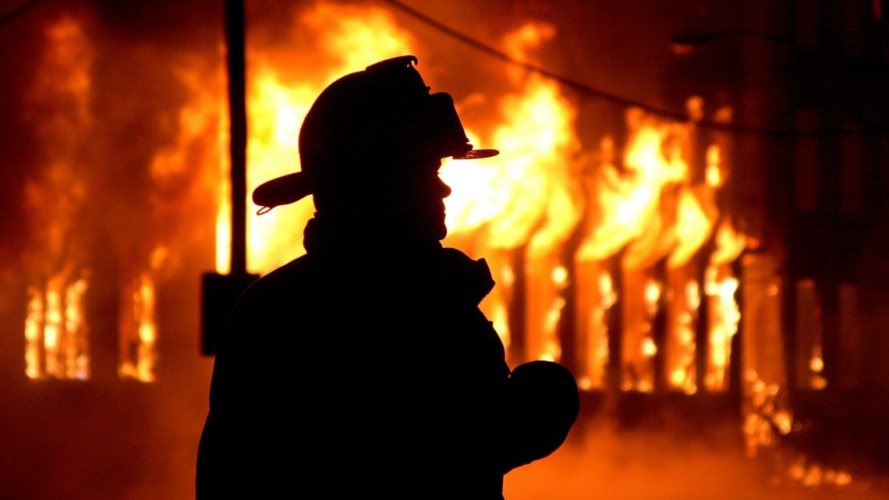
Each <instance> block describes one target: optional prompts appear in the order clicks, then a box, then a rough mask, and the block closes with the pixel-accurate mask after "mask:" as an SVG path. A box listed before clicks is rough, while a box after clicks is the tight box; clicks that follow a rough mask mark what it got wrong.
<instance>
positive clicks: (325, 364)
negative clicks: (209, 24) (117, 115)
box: [196, 56, 578, 500]
mask: <svg viewBox="0 0 889 500" xmlns="http://www.w3.org/2000/svg"><path fill="white" fill-rule="evenodd" d="M416 62H417V60H416V58H415V57H413V56H403V57H397V58H394V59H389V60H385V61H382V62H379V63H377V64H374V65H372V66H369V67H368V68H367V69H366V70H364V71H360V72H356V73H352V74H349V75H346V76H344V77H342V78H340V79H339V80H337V81H335V82H334V83H332V84H331V85H330V86H328V87H327V88H326V89H325V90H324V91H323V92H322V93H321V94H320V95H319V97H318V98H317V100H316V101H315V103H314V104H313V106H312V108H311V110H310V111H309V113H308V115H307V116H306V119H305V121H304V123H303V126H302V128H301V131H300V137H299V152H300V159H301V171H300V172H298V173H294V174H290V175H286V176H283V177H280V178H277V179H273V180H271V181H268V182H267V183H265V184H263V185H261V186H260V187H258V188H257V189H256V190H255V191H254V193H253V199H254V202H255V203H256V204H257V205H259V206H261V207H264V208H263V210H270V209H271V208H274V207H276V206H279V205H285V204H288V203H292V202H295V201H297V200H299V199H301V198H303V197H305V196H308V195H312V196H313V201H314V204H315V208H316V212H315V216H314V218H313V219H312V220H310V221H309V223H308V224H307V226H306V227H305V230H304V246H305V248H306V254H305V255H303V256H302V257H299V258H297V259H296V260H294V261H292V262H290V263H288V264H286V265H284V266H282V267H280V268H278V269H276V270H275V271H272V272H271V273H269V274H268V275H266V276H264V277H262V278H260V279H259V280H257V281H256V282H255V283H254V284H253V285H252V286H251V287H250V288H248V289H247V290H246V291H245V292H244V294H243V295H242V297H241V298H240V300H239V302H238V304H237V306H236V307H235V310H234V311H233V313H232V315H231V317H230V318H229V320H228V322H227V326H226V327H225V329H224V330H223V332H222V334H221V336H220V338H219V339H218V343H217V346H218V347H217V354H216V360H215V365H214V369H213V378H212V382H211V387H210V411H209V414H208V416H207V421H206V424H205V427H204V431H203V435H202V437H201V442H200V446H199V450H198V464H197V480H196V482H197V497H198V499H199V500H208V499H216V498H226V499H229V498H287V497H293V498H297V497H312V498H354V497H358V496H359V495H363V496H369V497H378V496H379V497H381V498H387V499H407V498H410V499H438V498H441V499H458V498H459V499H476V498H477V499H500V498H502V487H503V476H504V474H506V473H507V472H508V471H509V470H511V469H513V468H515V467H518V466H520V465H523V464H527V463H529V462H531V461H533V460H536V459H539V458H542V457H545V456H547V455H549V454H550V453H552V452H553V451H554V450H555V449H557V448H558V447H559V446H560V445H561V444H562V443H563V442H564V440H565V439H566V436H567V434H568V431H569V429H570V428H571V426H572V425H573V423H574V421H575V419H576V417H577V414H578V393H577V385H576V384H575V381H574V378H573V377H572V375H571V374H570V373H569V372H568V370H566V369H565V368H563V367H562V366H560V365H558V364H556V363H551V362H543V361H537V362H532V363H527V364H524V365H520V366H518V367H517V368H516V369H515V370H514V371H512V372H511V371H510V369H509V367H508V366H507V364H506V362H505V354H504V347H503V344H502V342H501V341H500V338H499V337H498V335H497V333H496V331H495V330H494V328H493V326H492V323H491V322H490V321H488V320H487V319H486V318H485V316H484V315H483V313H482V312H481V311H480V310H479V308H478V304H479V302H480V301H481V300H482V298H484V296H485V295H487V294H488V292H489V291H490V290H491V289H492V287H493V286H494V282H493V280H492V279H491V274H490V271H489V269H488V267H487V264H486V263H485V261H484V260H478V261H476V260H473V259H471V258H469V257H468V256H466V255H464V254H463V253H461V252H459V251H458V250H455V249H450V248H443V247H442V245H441V240H442V239H443V238H444V237H445V235H446V234H447V228H446V226H445V205H444V199H445V198H446V197H447V196H448V195H449V194H450V192H451V189H450V187H448V186H447V185H446V184H445V183H444V182H443V181H442V180H441V179H440V178H439V175H438V170H439V168H440V166H441V160H442V159H443V158H447V157H452V158H455V159H475V158H485V157H488V156H493V155H496V154H497V151H496V150H485V149H475V148H473V146H472V145H471V144H470V143H469V141H468V139H467V138H466V134H465V132H464V130H463V126H462V124H461V122H460V119H459V117H458V116H457V112H456V109H455V107H454V102H453V100H452V98H451V96H450V95H448V94H446V93H430V91H429V87H427V86H426V85H425V84H424V82H423V79H422V78H421V76H420V74H419V73H418V72H417V70H416V68H415V66H414V65H415V64H416ZM464 168H469V167H468V166H464ZM282 229H283V230H291V229H292V230H297V229H298V228H282Z"/></svg>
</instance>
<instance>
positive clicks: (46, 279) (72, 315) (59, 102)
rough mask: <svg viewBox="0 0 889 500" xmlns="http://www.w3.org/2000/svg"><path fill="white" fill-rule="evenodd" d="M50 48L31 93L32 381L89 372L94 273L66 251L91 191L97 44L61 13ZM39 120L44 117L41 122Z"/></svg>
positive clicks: (28, 360) (28, 344) (28, 346)
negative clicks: (36, 167)
mask: <svg viewBox="0 0 889 500" xmlns="http://www.w3.org/2000/svg"><path fill="white" fill-rule="evenodd" d="M45 36H46V48H45V50H44V53H43V55H42V59H41V61H40V62H39V64H38V67H37V74H36V80H35V82H34V84H33V86H32V89H31V92H30V94H29V96H28V100H29V104H30V105H31V106H32V108H33V109H34V110H35V114H36V116H34V117H32V118H34V119H35V123H36V125H37V127H36V137H37V139H38V140H39V141H40V142H41V144H42V151H43V158H42V161H43V166H42V169H41V170H40V171H39V172H38V173H36V174H35V175H34V177H32V178H29V179H28V182H27V184H26V187H25V204H26V207H27V208H28V212H27V213H28V217H29V219H30V220H29V222H30V226H31V227H33V228H35V231H34V236H33V238H34V239H33V241H32V245H31V247H32V248H31V249H30V252H29V253H28V255H29V257H28V264H29V265H28V267H29V273H30V285H29V286H28V295H29V302H28V313H27V318H26V319H25V364H26V366H25V373H26V374H27V375H28V377H30V378H34V379H42V378H50V377H52V378H60V379H86V378H89V375H90V358H89V350H88V327H87V324H86V318H85V314H84V296H85V294H86V292H87V290H88V275H89V271H88V270H87V269H86V268H85V267H84V266H83V265H81V264H80V263H79V262H77V261H76V260H75V258H74V257H72V256H71V255H69V248H68V247H69V246H70V245H71V243H72V241H74V240H76V239H77V224H78V220H77V217H78V211H79V210H80V209H81V208H82V207H83V204H84V200H85V199H86V196H87V190H86V186H85V182H84V179H83V173H82V172H83V169H84V168H85V167H84V165H81V164H78V163H77V162H76V160H75V158H77V157H78V153H79V152H80V148H81V147H82V145H83V144H84V143H86V142H87V137H88V136H89V133H90V131H91V130H92V126H93V117H92V116H91V113H90V100H91V97H92V96H91V90H92V82H91V79H90V72H91V67H92V63H93V59H94V55H93V47H92V45H91V43H90V42H89V40H88V39H87V37H86V35H85V33H84V31H83V29H82V28H81V26H80V25H79V24H78V23H77V22H75V21H74V20H73V19H71V18H61V19H59V20H58V21H56V22H55V23H53V24H51V25H50V26H49V27H48V28H47V30H46V33H45ZM38 119H39V120H38Z"/></svg>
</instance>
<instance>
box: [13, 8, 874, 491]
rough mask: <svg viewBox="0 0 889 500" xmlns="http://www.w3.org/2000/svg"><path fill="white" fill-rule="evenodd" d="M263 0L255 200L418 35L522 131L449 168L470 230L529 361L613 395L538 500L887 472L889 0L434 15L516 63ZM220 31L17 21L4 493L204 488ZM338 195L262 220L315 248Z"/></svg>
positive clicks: (492, 301) (45, 15)
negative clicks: (313, 134)
mask: <svg viewBox="0 0 889 500" xmlns="http://www.w3.org/2000/svg"><path fill="white" fill-rule="evenodd" d="M220 3H221V2H220ZM199 4H200V5H199ZM211 4H212V5H211ZM674 4H675V5H674ZM246 8H247V10H246V14H247V20H248V24H247V26H248V39H247V60H248V76H247V81H248V89H247V103H248V113H249V115H248V124H249V134H250V135H249V142H248V158H249V165H248V186H249V187H250V188H252V187H254V186H256V185H257V184H258V183H260V182H262V181H263V180H266V179H269V178H271V177H274V176H276V175H280V174H283V173H287V172H290V171H293V170H294V169H295V168H296V166H297V165H298V157H297V154H296V137H297V131H298V129H299V125H300V122H301V120H302V116H303V115H304V114H305V112H306V111H307V109H308V106H309V105H310V104H311V102H312V100H313V99H314V97H315V96H316V95H317V93H318V92H319V91H320V89H321V88H323V87H324V85H326V84H327V83H329V82H330V81H331V80H332V79H333V78H335V77H337V76H339V75H342V74H344V73H346V72H349V71H354V70H357V69H361V68H363V67H364V66H366V65H367V64H369V63H371V62H374V61H377V60H380V59H383V58H386V57H390V56H394V55H401V54H415V55H418V56H419V58H420V61H421V64H422V65H423V66H422V70H423V73H424V75H428V76H427V77H426V78H427V81H428V83H429V84H430V85H432V86H433V88H435V89H437V90H445V91H448V92H451V93H453V94H454V96H455V97H456V98H457V100H458V107H459V109H460V112H461V116H464V117H465V118H464V121H465V123H466V126H467V129H468V133H469V134H470V135H471V136H472V138H473V139H478V140H479V142H480V143H484V144H493V145H496V147H498V148H499V149H500V150H501V151H503V154H502V155H501V156H500V157H498V158H494V159H489V160H485V161H484V162H475V163H476V164H477V165H473V166H472V169H471V170H470V169H469V168H467V167H465V166H463V165H459V164H449V165H446V166H445V168H444V170H443V176H444V177H445V180H446V182H447V183H448V184H450V185H451V186H452V187H453V189H454V193H453V195H452V196H451V197H449V198H448V200H447V203H448V204H447V212H448V221H447V222H448V226H449V228H450V235H449V237H448V240H446V243H447V244H449V245H453V246H456V247H458V248H461V249H463V250H464V251H466V252H467V253H469V254H471V255H473V256H475V257H485V258H486V259H487V260H488V261H489V263H490V264H491V267H492V270H493V272H494V275H495V280H496V281H497V283H498V285H497V287H496V289H495V292H494V293H493V294H492V295H491V296H490V297H489V298H488V299H486V302H485V303H483V308H484V310H485V313H486V314H487V315H488V317H489V318H491V319H492V320H493V321H494V322H495V325H496V326H497V329H498V332H500V333H501V335H502V338H503V340H504V343H505V344H506V345H507V347H508V357H509V362H510V364H511V365H515V364H517V363H520V362H522V361H526V360H531V359H553V360H558V361H560V362H561V363H563V364H565V365H566V366H568V367H569V368H571V369H572V371H573V372H574V373H575V374H576V376H577V378H578V381H579V382H580V385H581V387H582V388H583V397H584V407H583V408H584V422H583V423H582V424H581V425H580V426H578V429H577V430H576V432H575V436H574V437H573V441H572V442H571V443H570V444H569V446H567V447H566V450H564V451H560V453H562V455H559V456H554V457H552V459H551V460H552V461H551V462H547V464H549V463H552V464H554V465H547V464H542V465H540V466H539V468H536V469H535V468H534V467H536V466H537V465H536V464H535V466H531V467H529V468H527V470H522V471H520V472H519V473H515V474H511V475H510V477H508V479H507V497H508V498H512V499H516V500H518V499H521V498H532V497H533V496H534V494H535V492H539V491H544V492H545V491H546V488H547V484H551V483H552V481H560V482H562V483H564V484H566V485H569V486H570V488H568V491H566V492H565V495H564V496H565V497H566V498H594V497H596V496H599V495H602V494H604V493H605V492H611V493H612V494H613V495H617V496H618V497H620V498H662V497H663V496H662V495H664V494H667V493H674V494H676V495H681V496H682V497H683V498H710V497H712V496H726V495H728V496H727V497H729V498H730V497H731V495H736V497H737V498H749V497H750V496H752V495H754V494H755V495H756V496H758V497H760V498H763V497H766V496H768V495H771V494H774V495H776V496H778V495H782V496H781V497H782V498H785V497H786V495H789V494H799V495H801V496H805V495H806V494H808V493H810V492H817V493H816V494H824V492H825V491H826V492H828V494H832V495H836V496H844V495H845V496H848V495H867V494H874V495H880V494H885V491H886V490H885V488H886V486H887V485H886V483H885V479H882V478H884V477H885V473H886V469H887V463H886V453H885V450H886V449H887V446H889V429H887V424H886V422H889V419H887V416H889V415H887V414H889V409H887V404H886V403H885V401H886V397H885V396H886V394H887V390H889V370H886V369H885V367H884V366H883V365H882V360H883V359H884V358H886V357H887V356H889V340H887V339H889V337H887V336H886V335H884V334H883V332H884V331H885V330H886V327H887V326H889V315H887V314H889V313H887V312H886V311H889V307H887V305H889V288H887V287H886V285H885V283H886V279H887V278H889V257H887V256H886V252H885V250H884V249H885V248H886V246H887V245H889V210H887V207H886V201H885V200H886V198H887V194H889V140H887V139H889V131H887V124H886V118H885V117H886V116H887V102H886V91H885V89H886V88H889V87H887V83H889V82H887V73H886V71H887V56H886V54H887V52H886V51H887V45H886V44H887V43H889V42H887V28H886V21H885V20H884V19H883V13H882V10H881V9H882V3H881V2H880V1H879V0H874V1H872V2H859V3H856V4H855V5H850V4H849V3H848V2H847V3H841V2H826V1H822V2H814V3H812V4H809V3H803V2H789V1H788V2H779V5H775V4H774V3H771V2H770V3H767V2H724V3H722V4H720V5H715V4H712V3H711V2H693V5H691V4H686V3H680V2H669V1H653V0H652V1H648V2H643V5H639V6H637V7H636V8H635V9H634V10H633V11H629V10H628V9H627V8H625V7H624V8H621V7H617V6H613V7H604V6H588V5H580V4H579V5H576V6H574V5H567V4H566V6H564V7H558V8H557V7H554V6H547V5H542V4H540V3H538V2H510V3H509V5H505V4H504V5H495V4H494V3H491V4H490V5H487V6H482V5H474V4H470V3H468V2H466V3H465V5H462V6H461V8H460V9H452V10H447V11H445V10H444V9H439V8H437V7H433V6H429V7H428V9H429V11H428V12H425V11H424V12H425V13H426V14H428V15H429V16H432V17H434V18H435V19H438V20H440V21H441V22H443V23H444V24H446V25H449V26H452V27H454V28H455V29H457V31H460V32H462V33H465V34H469V35H472V36H477V37H478V38H477V39H478V40H480V41H481V42H482V43H484V44H486V45H487V46H488V47H490V48H492V49H494V51H496V52H497V53H498V54H499V58H493V57H491V56H490V54H485V53H484V52H479V51H478V50H477V49H478V47H477V46H472V45H467V44H465V43H464V41H461V40H456V39H454V38H452V37H451V36H450V35H449V34H448V33H447V32H442V31H441V30H439V29H436V28H435V27H434V26H430V25H429V24H428V23H425V22H424V20H423V19H421V18H418V17H416V16H415V15H412V13H411V12H410V11H409V10H405V9H404V8H402V7H399V5H398V4H393V3H390V2H349V3H336V2H283V1H278V2H273V1H265V2H260V1H255V2H249V1H248V2H247V5H246ZM467 19H468V20H469V21H467ZM222 25H223V19H222V9H221V5H216V2H209V1H208V2H203V3H201V2H196V3H194V6H180V5H178V4H177V3H175V2H156V3H155V4H153V7H152V8H151V9H148V8H143V7H138V6H132V5H128V6H121V5H120V4H119V3H115V2H102V1H98V0H96V1H93V2H80V3H78V2H62V1H59V2H45V3H44V4H43V5H40V6H39V8H38V7H34V8H32V9H31V10H30V11H28V12H26V13H23V14H20V15H19V17H18V18H17V19H15V20H14V22H12V21H10V22H8V23H6V24H4V25H2V26H0V43H3V44H4V45H5V46H7V47H9V49H8V50H6V51H5V52H6V55H4V56H3V64H4V67H7V68H10V69H9V70H8V71H6V72H5V73H6V74H7V75H9V76H8V87H7V88H8V89H9V91H8V92H6V93H4V95H3V96H2V98H0V99H2V103H3V104H2V105H3V107H4V110H6V112H4V116H7V117H11V118H12V119H11V120H8V121H7V122H6V123H3V124H2V127H3V132H4V133H3V138H2V139H0V140H2V141H3V145H4V148H3V150H4V151H5V155H6V158H7V161H8V167H6V168H5V169H4V179H7V180H6V181H5V182H4V183H3V184H4V186H3V187H2V189H3V190H4V191H3V193H4V201H3V203H4V205H3V206H4V208H5V210H4V212H5V213H4V214H3V215H2V218H0V227H2V228H3V235H4V237H3V241H2V243H0V251H2V255H3V262H4V264H3V265H2V268H0V269H2V277H3V279H2V289H0V293H2V307H0V314H2V322H0V324H2V327H3V332H4V334H5V335H6V338H7V341H6V342H5V343H4V347H3V348H2V353H0V356H2V357H0V359H2V371H3V378H2V380H3V381H2V384H3V391H4V393H5V394H7V395H8V404H7V405H5V407H4V409H3V410H2V411H0V423H2V424H3V428H4V429H5V430H4V431H3V432H0V444H2V448H3V449H4V450H9V452H7V453H4V454H3V459H2V462H0V464H2V466H3V470H4V471H6V472H4V474H3V475H2V476H0V496H3V497H4V498H59V497H68V498H81V497H82V498H87V497H89V498H97V497H98V498H104V497H107V498H134V499H136V498H139V499H141V498H158V497H162V498H179V497H182V498H188V497H190V495H191V482H192V478H193V464H194V454H195V450H196V444H197V436H198V435H199V432H200V425H201V424H202V421H203V417H204V413H205V411H206V392H207V387H208V382H209V370H210V366H211V363H212V360H211V358H209V357H207V356H204V355H202V354H201V351H200V341H201V339H200V333H201V328H200V322H199V319H200V318H199V311H200V301H201V290H200V288H199V283H200V276H201V274H202V273H205V272H208V271H214V270H215V271H216V272H218V273H228V272H229V270H230V256H229V254H228V248H229V243H230V238H231V229H230V226H229V224H228V220H229V219H228V214H229V211H230V208H229V206H228V205H227V203H228V194H227V190H228V189H230V186H229V185H228V181H227V172H228V157H227V153H226V144H227V141H228V135H227V134H228V121H227V120H228V115H227V107H226V106H227V101H226V95H225V82H226V75H225V71H224V65H223V60H224V58H223V53H224V46H223V45H222ZM463 28H465V29H463ZM614 54H618V55H619V56H623V57H624V58H625V59H626V60H624V61H620V62H619V63H618V62H615V61H614V59H616V58H618V57H617V56H615V55H614ZM507 60H512V61H522V62H528V63H530V64H531V65H532V66H537V67H541V68H545V69H547V70H548V71H551V73H549V74H541V73H540V72H535V71H532V70H529V69H528V68H527V67H523V66H521V65H516V64H512V63H509V62H507ZM603 88H604V89H609V90H606V91H602V90H601V89H603ZM311 214H312V207H311V203H310V202H308V201H304V202H301V203H298V204H296V205H294V206H291V207H286V208H281V209H276V210H275V211H273V212H271V213H269V214H266V215H263V216H262V217H257V216H255V215H254V214H253V213H252V212H251V213H250V214H249V216H248V255H247V258H248V262H247V267H248V268H249V270H250V271H252V272H255V273H265V272H268V271H269V270H271V269H273V268H274V267H276V266H277V265H280V264H283V263H284V262H287V261H288V260H290V259H292V258H295V257H297V256H298V255H299V254H300V253H301V252H302V241H301V228H302V226H303V224H304V223H305V221H306V220H308V218H309V217H311ZM274 348H275V346H273V345H270V346H269V349H274ZM301 355H303V354H302V353H294V361H296V360H298V358H299V357H300V356H301ZM726 429H729V430H728V431H726ZM708 438H715V439H718V440H719V442H718V443H716V444H713V443H707V442H706V440H707V439H708ZM650 443H658V444H660V445H662V446H658V447H657V448H660V449H657V450H652V449H649V448H650V446H649V445H650ZM702 443H703V444H702ZM695 446H701V447H702V448H701V449H700V450H698V449H697V448H695ZM690 450H693V451H690ZM599 451H604V452H605V453H606V454H605V456H604V457H603V456H601V455H599V453H598V452H599ZM736 455H737V457H736ZM591 457H592V458H591ZM627 457H629V458H627ZM660 457H672V460H667V458H663V460H665V461H668V462H669V463H673V462H682V461H687V462H688V464H687V465H686V466H684V467H682V468H681V469H679V468H677V467H678V466H674V465H663V464H662V463H661V461H662V459H661V458H660ZM548 460H550V459H548ZM652 463H656V464H660V465H656V466H651V464H652ZM621 464H623V465H621ZM639 464H642V465H639ZM714 464H715V465H714ZM695 467H697V469H696V468H695ZM654 469H658V471H657V472H656V471H655V470H654ZM660 469H663V471H660ZM714 470H715V471H718V472H714ZM696 471H701V472H696ZM731 471H734V472H731ZM747 473H749V474H754V479H753V480H752V481H750V480H749V479H744V480H743V481H745V482H749V483H752V485H749V484H745V486H744V487H739V486H738V485H737V484H735V483H736V481H737V479H736V475H737V474H747ZM733 474H734V475H733ZM514 475H515V478H512V479H510V478H511V477H512V476H514ZM745 477H746V476H745ZM677 478H682V479H681V480H678V479H677ZM603 483H608V484H603ZM674 483H681V484H674ZM638 484H647V486H645V487H644V488H641V489H640V488H639V487H637V486H632V485H638ZM733 484H734V485H733ZM511 485H512V486H511ZM81 491H82V493H77V492H81ZM869 492H870V493H869ZM523 495H524V496H523ZM613 495H612V496H613Z"/></svg>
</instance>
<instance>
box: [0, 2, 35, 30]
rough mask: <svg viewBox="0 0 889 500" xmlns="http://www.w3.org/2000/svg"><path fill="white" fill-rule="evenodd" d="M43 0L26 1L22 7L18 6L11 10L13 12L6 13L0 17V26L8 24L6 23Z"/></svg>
mask: <svg viewBox="0 0 889 500" xmlns="http://www.w3.org/2000/svg"><path fill="white" fill-rule="evenodd" d="M42 1H43V0H31V1H30V2H26V3H24V4H22V6H21V7H19V8H17V9H15V10H13V11H11V12H9V13H8V14H6V15H5V16H3V17H0V26H3V25H4V24H6V23H8V22H10V21H12V20H13V19H15V18H17V17H19V16H20V15H22V14H23V13H24V12H25V11H26V10H29V9H30V8H31V7H34V6H35V5H37V4H39V3H40V2H42Z"/></svg>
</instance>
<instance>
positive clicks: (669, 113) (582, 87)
mask: <svg viewBox="0 0 889 500" xmlns="http://www.w3.org/2000/svg"><path fill="white" fill-rule="evenodd" d="M382 1H383V2H385V3H387V4H389V5H391V6H393V7H395V8H396V9H398V10H400V11H402V12H404V13H405V14H407V15H409V16H411V17H413V18H415V19H417V20H418V21H420V22H422V23H424V24H426V25H428V26H431V27H432V28H434V29H436V30H437V31H440V32H442V33H444V34H445V35H448V36H450V37H451V38H454V39H457V40H459V41H461V42H463V43H465V44H466V45H469V46H470V47H473V48H475V49H477V50H479V51H481V52H484V53H486V54H488V55H489V56H492V57H494V58H497V59H500V60H501V61H503V62H506V63H507V64H512V65H514V66H519V67H521V68H524V69H526V70H528V71H532V72H534V73H537V74H539V75H542V76H544V77H546V78H549V79H551V80H555V81H557V82H559V83H560V84H562V85H564V86H566V87H569V88H571V89H574V90H575V91H577V92H579V93H582V94H586V95H590V96H592V97H595V98H598V99H602V100H604V101H608V102H611V103H614V104H617V105H619V106H623V107H627V108H639V109H641V110H643V111H645V112H647V113H650V114H653V115H656V116H660V117H663V118H668V119H670V120H675V121H679V122H687V121H689V117H688V115H687V114H685V113H681V112H678V111H674V110H669V109H664V108H659V107H657V106H652V105H650V104H647V103H644V102H641V101H637V100H634V99H630V98H628V97H623V96H620V95H617V94H613V93H611V92H606V91H604V90H600V89H596V88H593V87H591V86H589V85H587V84H585V83H582V82H578V81H577V80H574V79H572V78H568V77H566V76H563V75H560V74H558V73H554V72H552V71H550V70H548V69H546V68H543V67H541V66H537V65H535V64H531V63H529V62H525V61H519V60H517V59H515V58H513V57H510V56H509V55H507V54H506V53H504V52H502V51H500V50H497V49H495V48H493V47H491V46H490V45H487V44H485V43H483V42H480V41H478V40H476V39H474V38H472V37H470V36H468V35H465V34H463V33H460V32H459V31H457V30H455V29H453V28H451V27H449V26H446V25H444V24H442V23H440V22H438V21H436V20H435V19H432V18H431V17H429V16H427V15H425V14H423V13H421V12H419V11H417V10H414V9H412V8H411V7H408V6H407V5H405V4H403V3H401V2H399V1H398V0H382ZM695 124H696V125H697V126H699V127H703V128H708V129H713V130H721V131H726V132H736V133H742V134H759V135H773V136H837V135H862V134H864V133H885V132H887V131H889V130H887V129H885V128H878V129H877V128H875V129H858V130H850V129H843V128H838V129H824V130H811V131H809V130H795V129H773V128H764V127H751V126H746V125H740V124H734V123H724V122H718V121H714V120H707V119H701V120H696V121H695Z"/></svg>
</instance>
